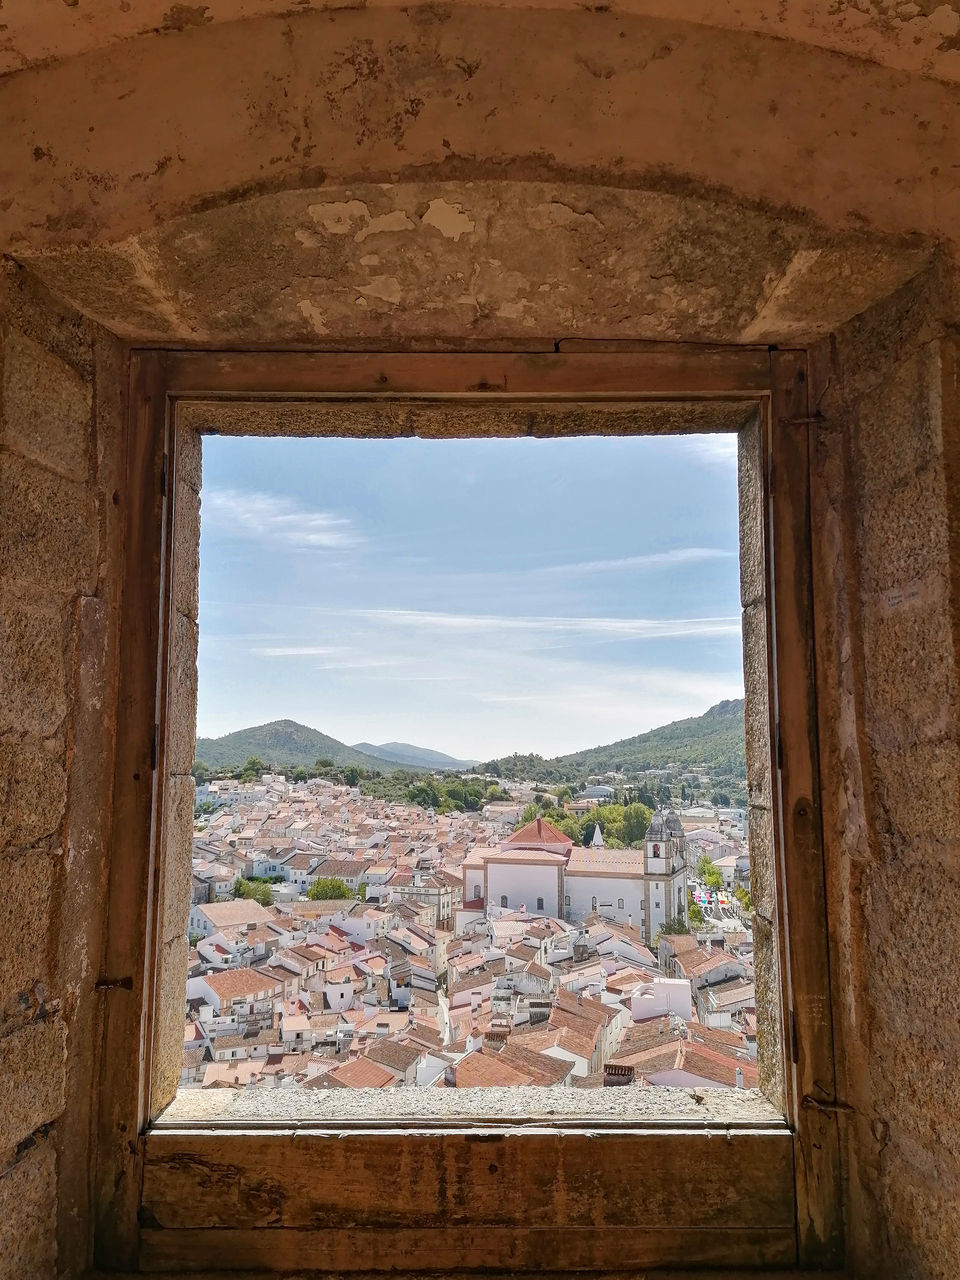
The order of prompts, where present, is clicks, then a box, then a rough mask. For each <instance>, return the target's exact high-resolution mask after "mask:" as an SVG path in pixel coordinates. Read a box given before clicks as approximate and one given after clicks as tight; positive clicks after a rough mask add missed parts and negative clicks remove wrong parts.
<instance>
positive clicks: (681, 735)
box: [196, 698, 746, 782]
mask: <svg viewBox="0 0 960 1280" xmlns="http://www.w3.org/2000/svg"><path fill="white" fill-rule="evenodd" d="M250 756H259V757H260V759H261V760H262V761H263V762H264V764H267V765H274V766H285V765H302V766H303V767H304V768H306V769H309V768H311V767H312V765H313V763H314V761H315V760H331V761H332V762H333V763H334V764H337V765H348V764H352V765H356V766H357V767H358V768H360V769H370V770H380V771H381V772H389V771H390V770H392V769H423V770H434V769H471V768H473V767H474V765H475V764H476V761H474V760H457V759H455V758H454V757H453V756H448V755H446V754H444V752H442V751H431V750H430V749H429V748H427V747H415V746H412V745H411V744H410V743H408V742H383V743H380V744H379V745H377V744H375V743H372V742H358V743H357V744H356V745H355V746H352V747H349V746H347V744H346V743H344V742H340V741H338V740H337V739H336V738H331V737H330V736H329V735H328V734H326V733H320V732H319V730H317V729H309V728H308V727H307V726H306V725H303V724H297V722H296V721H295V720H274V721H272V722H271V723H270V724H260V725H255V726H254V727H253V728H251V729H238V730H237V731H236V732H235V733H228V734H225V735H224V736H223V737H222V738H198V739H197V751H196V758H197V759H198V760H202V761H203V762H204V764H206V765H207V766H208V767H209V768H211V769H229V768H235V767H236V766H237V765H241V764H244V763H245V762H246V761H247V760H248V759H249V758H250ZM488 763H489V764H491V765H492V764H496V766H497V768H499V770H500V772H501V774H502V775H503V777H504V778H539V779H541V780H542V781H544V782H554V781H555V782H573V781H577V780H580V779H582V778H586V777H587V776H588V775H590V774H598V773H606V772H607V770H608V769H622V770H624V772H626V773H636V772H637V771H638V770H641V769H661V768H663V767H664V766H665V765H668V764H675V765H678V766H679V767H680V768H684V769H688V768H690V767H691V766H693V765H703V766H704V768H705V769H706V771H707V772H708V773H710V774H713V775H720V776H726V777H733V778H742V777H744V776H745V774H746V757H745V748H744V738H743V699H742V698H735V699H732V700H730V701H728V702H718V703H717V705H716V706H714V707H711V708H710V710H709V711H705V712H704V713H703V715H702V716H691V717H690V718H689V719H687V720H674V721H673V723H672V724H666V725H663V726H662V727H661V728H659V729H651V730H650V731H649V733H640V734H637V736H636V737H634V738H623V739H621V741H619V742H612V743H610V744H609V745H608V746H604V747H590V748H588V749H587V750H586V751H574V752H571V753H570V754H569V755H565V756H555V757H554V758H553V759H550V760H545V759H544V758H543V757H542V756H538V755H513V756H504V757H503V758H502V759H500V760H497V761H490V762H488Z"/></svg>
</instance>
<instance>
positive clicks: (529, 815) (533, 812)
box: [520, 804, 540, 827]
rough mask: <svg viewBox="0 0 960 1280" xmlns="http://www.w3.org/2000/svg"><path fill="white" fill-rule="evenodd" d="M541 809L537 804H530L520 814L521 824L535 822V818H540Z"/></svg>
mask: <svg viewBox="0 0 960 1280" xmlns="http://www.w3.org/2000/svg"><path fill="white" fill-rule="evenodd" d="M539 816H540V810H539V809H538V808H537V806H536V805H535V804H528V805H527V807H526V808H525V809H524V811H523V813H521V815H520V826H521V827H522V826H524V825H525V824H526V823H528V822H533V821H534V819H535V818H539Z"/></svg>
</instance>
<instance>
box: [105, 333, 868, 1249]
mask: <svg viewBox="0 0 960 1280" xmlns="http://www.w3.org/2000/svg"><path fill="white" fill-rule="evenodd" d="M614 345H615V348H616V344H614ZM130 357H131V382H130V407H129V418H128V428H127V436H128V439H127V480H126V487H125V490H124V492H123V493H122V494H121V495H120V502H121V504H122V506H123V507H124V510H125V517H126V518H125V542H124V566H125V567H124V587H123V595H122V607H121V661H120V689H119V699H118V736H117V748H116V750H117V758H116V769H115V794H114V815H113V830H114V832H115V836H114V840H113V845H112V850H111V865H110V869H109V887H108V900H107V916H108V926H107V938H106V945H105V950H104V972H105V973H106V974H107V975H108V980H107V982H106V990H107V993H108V994H107V1000H106V1006H105V1012H104V1027H103V1042H102V1057H101V1062H102V1064H103V1069H102V1070H101V1075H100V1099H99V1102H100V1106H99V1120H98V1125H97V1130H96V1134H95V1150H94V1167H93V1186H94V1258H95V1265H96V1266H97V1267H99V1268H100V1269H101V1271H103V1272H110V1271H116V1270H125V1271H127V1272H137V1273H139V1272H141V1271H142V1272H155V1271H158V1270H174V1271H175V1270H180V1269H182V1270H184V1271H186V1270H190V1269H191V1268H196V1269H198V1270H199V1269H203V1268H208V1269H210V1270H217V1269H227V1270H229V1269H238V1270H239V1269H246V1270H249V1269H251V1268H254V1269H256V1268H259V1269H262V1270H263V1272H264V1274H268V1273H270V1272H277V1271H280V1272H283V1271H285V1270H287V1271H293V1270H296V1271H297V1272H298V1273H299V1272H302V1271H303V1269H304V1268H307V1269H309V1268H311V1267H312V1268H315V1269H316V1270H317V1271H349V1270H377V1269H393V1268H397V1269H408V1270H410V1271H415V1270H427V1269H429V1270H437V1269H446V1270H464V1269H467V1270H470V1269H492V1268H498V1269H500V1268H507V1267H509V1268H511V1269H514V1270H522V1269H543V1267H544V1262H545V1260H546V1259H547V1258H549V1259H550V1260H551V1265H552V1269H553V1270H556V1271H564V1270H577V1269H591V1270H623V1269H624V1268H633V1269H636V1268H645V1267H665V1268H669V1267H674V1266H675V1267H685V1268H689V1267H691V1266H701V1267H702V1268H704V1269H711V1268H726V1269H729V1268H731V1267H734V1268H735V1267H743V1268H757V1267H764V1266H766V1267H767V1268H769V1269H770V1270H777V1271H794V1272H798V1271H800V1270H803V1269H805V1268H824V1269H828V1268H837V1267H839V1266H842V1261H843V1239H842V1226H841V1184H840V1168H839V1143H838V1133H837V1119H836V1096H835V1067H834V1054H833V1033H832V1017H831V1010H830V985H829V964H828V946H827V924H826V903H825V891H824V874H823V870H824V868H823V840H822V831H821V821H820V804H819V778H818V753H817V725H816V681H815V670H814V659H813V625H812V603H813V601H812V585H811V584H812V568H811V562H812V556H811V528H810V454H811V442H812V437H813V433H814V432H815V430H816V416H815V414H814V413H812V411H811V406H810V404H809V398H808V386H809V379H808V376H807V369H808V357H807V353H806V351H803V350H789V351H782V350H781V351H778V350H768V349H766V348H744V347H736V348H734V347H729V348H724V347H701V346H692V345H686V344H684V345H676V346H673V345H669V344H644V343H630V344H620V345H619V347H618V348H616V349H613V350H611V349H609V346H608V347H607V348H606V349H604V347H603V344H597V345H596V346H593V345H591V344H589V343H587V344H584V343H575V344H569V348H567V347H565V346H564V344H561V345H560V348H558V350H557V351H556V352H554V353H552V354H551V353H546V354H529V353H519V354H513V353H503V352H501V353H491V354H483V353H476V352H472V353H469V354H462V353H444V354H366V353H364V354H330V353H307V352H238V353H215V352H197V351H193V352H185V351H165V350H156V349H144V350H133V351H131V353H130ZM251 400H254V401H258V402H262V403H266V402H271V403H276V402H277V401H280V402H287V401H289V400H301V401H314V400H320V401H336V402H337V403H340V404H342V403H347V402H349V403H354V402H356V403H366V404H368V403H370V402H371V401H377V402H380V401H384V400H390V401H392V400H396V401H400V402H403V403H404V404H411V403H416V404H424V403H428V404H437V403H444V402H450V401H455V402H457V403H458V404H464V403H467V404H471V405H478V406H481V407H482V406H485V405H487V406H488V405H490V404H491V403H496V404H500V405H502V404H504V403H507V404H509V405H510V406H511V407H513V408H516V409H518V410H519V409H522V408H524V407H529V406H530V405H536V404H546V405H551V406H553V405H556V404H557V403H568V404H573V405H578V406H581V407H584V408H587V407H589V406H591V405H606V404H609V403H611V402H616V403H621V402H622V403H624V404H630V405H635V406H636V405H650V404H654V405H655V406H656V407H657V409H658V412H659V411H661V410H662V409H663V408H664V407H665V406H667V405H670V404H680V405H688V406H695V405H697V404H703V403H706V402H713V401H724V402H727V403H736V404H742V406H743V407H744V413H745V415H746V414H748V413H751V412H752V413H754V414H755V415H756V419H757V421H758V422H759V430H760V435H761V441H762V475H761V477H760V483H761V485H762V495H761V497H762V508H763V549H762V555H763V562H762V573H763V576H764V581H765V592H766V594H765V601H766V604H765V613H766V627H767V636H766V640H767V654H768V670H767V683H768V690H767V692H768V694H769V699H768V701H769V712H768V724H767V729H768V731H769V733H768V744H769V745H768V747H767V750H768V751H769V753H770V771H771V772H770V777H771V780H772V790H773V796H772V812H773V827H774V831H773V839H774V848H775V866H776V923H777V926H778V927H777V934H776V936H777V938H778V945H779V960H780V993H781V1028H780V1030H781V1032H782V1035H781V1045H782V1050H783V1070H784V1082H785V1088H784V1113H785V1114H784V1119H783V1121H782V1122H778V1123H772V1124H766V1125H765V1124H752V1123H745V1124H742V1125H739V1124H738V1123H737V1122H736V1121H725V1122H723V1123H719V1122H709V1121H705V1122H703V1123H700V1124H691V1123H690V1122H689V1121H683V1122H672V1121H669V1120H654V1121H643V1120H637V1121H635V1122H618V1123H596V1122H594V1121H589V1122H580V1123H578V1122H576V1121H575V1120H570V1121H567V1120H564V1119H563V1118H558V1119H557V1120H556V1122H555V1123H550V1124H546V1125H545V1124H543V1123H542V1122H541V1123H536V1124H534V1123H529V1124H523V1123H519V1122H516V1121H515V1120H509V1119H508V1120H504V1121H502V1122H493V1123H491V1122H490V1121H482V1122H481V1121H475V1122H470V1121H459V1122H456V1123H454V1122H450V1123H438V1124H437V1125H434V1126H430V1125H419V1126H410V1125H404V1124H403V1122H402V1121H398V1122H397V1123H391V1124H390V1125H388V1126H366V1127H365V1126H363V1125H362V1124H360V1125H357V1126H354V1127H352V1128H349V1127H348V1128H344V1127H340V1128H337V1129H335V1130H331V1129H330V1128H329V1127H327V1128H324V1126H323V1125H318V1124H308V1125H301V1126H293V1127H291V1126H289V1125H286V1126H285V1125H283V1124H279V1123H278V1124H276V1125H273V1126H266V1127H264V1128H261V1129H253V1128H252V1127H251V1128H247V1129H244V1130H231V1131H226V1130H223V1129H217V1130H213V1129H211V1130H194V1131H182V1130H164V1129H154V1128H152V1126H151V1123H150V1119H151V1115H152V1111H151V1104H150V1096H151V1069H152V1059H153V1044H154V1035H155V1030H154V1024H155V1020H156V1017H155V1015H156V1000H157V972H158V955H159V942H158V937H159V934H158V920H157V911H158V906H157V904H158V901H159V898H160V890H159V885H160V882H161V876H162V874H163V871H164V867H163V858H164V853H163V849H164V842H163V839H162V835H163V830H162V828H163V823H164V820H165V818H164V814H165V805H164V793H165V787H164V782H163V779H164V777H165V768H164V759H165V749H166V742H167V734H168V729H169V726H168V725H167V723H166V706H167V700H168V693H169V681H170V663H171V654H170V631H171V621H170V620H171V614H172V608H171V592H172V573H171V564H172V556H173V543H174V525H175V520H174V518H173V510H172V496H171V495H172V494H173V493H174V492H175V489H176V483H175V482H176V475H175V467H176V459H177V456H178V451H177V448H176V444H177V441H176V432H177V417H178V405H179V404H180V403H183V402H187V401H194V402H196V401H218V402H247V401H251ZM691 429H696V428H695V427H693V428H691ZM420 433H421V434H422V431H421V432H420ZM511 433H512V434H527V432H526V431H525V430H524V429H523V427H522V426H521V428H520V429H519V430H514V431H513V432H511ZM388 434H389V433H388ZM394 434H402V432H396V433H394ZM438 434H455V433H451V432H449V431H443V432H440V433H438ZM461 434H465V435H470V434H474V433H473V432H470V431H465V432H462V433H461ZM493 434H504V432H501V431H497V430H495V431H494V432H493ZM542 434H551V432H549V431H545V432H543V433H542ZM121 1064H123V1066H121ZM129 1066H134V1067H136V1068H137V1069H135V1070H130V1069H129ZM333 1139H337V1140H336V1141H334V1140H333ZM249 1169H254V1170H256V1173H255V1175H251V1176H249V1177H248V1176H246V1173H245V1171H246V1170H249ZM292 1170H294V1171H295V1173H293V1174H291V1171H292ZM388 1176H389V1177H392V1182H391V1184H390V1185H391V1195H390V1196H388V1197H378V1199H380V1198H383V1199H386V1201H387V1203H378V1204H373V1203H371V1199H370V1190H371V1188H372V1187H377V1186H382V1185H383V1180H384V1178H386V1177H388ZM787 1200H789V1204H787ZM358 1201H359V1203H358ZM385 1232H388V1233H389V1234H386V1235H385V1234H384V1233H385ZM374 1242H376V1243H377V1245H378V1246H379V1250H378V1251H374V1252H373V1253H371V1246H373V1244H374Z"/></svg>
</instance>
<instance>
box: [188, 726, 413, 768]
mask: <svg viewBox="0 0 960 1280" xmlns="http://www.w3.org/2000/svg"><path fill="white" fill-rule="evenodd" d="M195 754H196V758H197V760H202V761H203V763H204V764H205V765H207V766H208V767H209V768H211V769H233V768H236V767H237V766H238V765H242V764H244V763H245V761H247V760H249V758H250V757H251V756H259V757H260V759H261V760H262V761H263V762H264V764H267V765H273V766H277V767H282V766H286V765H291V764H292V765H302V766H303V767H304V768H305V769H309V768H311V767H312V766H313V763H314V761H316V760H331V761H332V762H333V763H334V764H338V765H347V764H353V765H356V766H357V767H358V768H360V769H381V770H384V769H390V768H391V767H392V768H395V767H396V764H393V765H391V764H390V763H388V762H387V761H385V760H382V759H377V758H376V757H375V756H368V755H364V753H363V752H362V751H357V750H355V749H354V748H353V747H348V746H347V744H346V743H345V742H339V741H338V740H337V739H336V738H331V737H330V736H329V734H326V733H320V731H319V730H318V729H309V728H308V727H307V726H306V725H304V724H297V722H296V720H272V721H271V722H270V724H258V725H254V726H253V727H252V728H250V729H237V730H236V731H235V732H234V733H226V734H224V735H223V737H222V738H198V739H197V749H196V753H195Z"/></svg>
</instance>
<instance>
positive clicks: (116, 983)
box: [93, 978, 133, 991]
mask: <svg viewBox="0 0 960 1280" xmlns="http://www.w3.org/2000/svg"><path fill="white" fill-rule="evenodd" d="M93 989H94V991H117V990H120V991H132V990H133V979H132V978H98V979H97V980H96V982H95V983H94V984H93Z"/></svg>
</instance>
